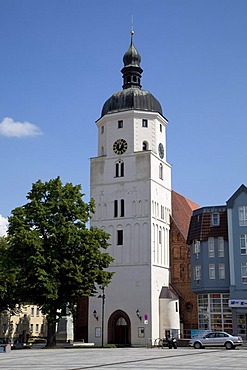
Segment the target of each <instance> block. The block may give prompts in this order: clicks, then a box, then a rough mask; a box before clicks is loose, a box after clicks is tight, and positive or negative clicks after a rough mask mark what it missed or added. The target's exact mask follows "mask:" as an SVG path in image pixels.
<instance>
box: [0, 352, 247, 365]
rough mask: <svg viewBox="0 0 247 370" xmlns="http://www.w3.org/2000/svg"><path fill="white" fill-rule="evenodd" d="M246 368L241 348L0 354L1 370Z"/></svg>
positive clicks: (245, 354) (245, 356) (245, 358)
mask: <svg viewBox="0 0 247 370" xmlns="http://www.w3.org/2000/svg"><path fill="white" fill-rule="evenodd" d="M246 367H247V351H246V350H245V349H244V348H238V349H235V350H226V349H224V348H220V349H217V348H215V349H200V350H195V349H194V348H178V349H177V350H174V349H173V350H169V349H167V348H165V349H157V348H156V349H147V348H82V349H78V348H71V349H28V350H16V351H11V352H10V353H8V354H5V353H0V369H4V370H84V369H103V370H104V369H111V370H121V369H150V370H156V369H170V370H182V369H183V370H200V369H201V370H206V369H210V370H216V369H217V370H218V369H223V370H233V369H234V370H236V369H246Z"/></svg>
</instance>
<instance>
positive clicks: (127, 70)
mask: <svg viewBox="0 0 247 370" xmlns="http://www.w3.org/2000/svg"><path fill="white" fill-rule="evenodd" d="M133 37H134V30H133V24H132V26H131V31H130V46H129V48H128V50H127V51H126V53H125V54H124V56H123V63H124V67H123V69H122V70H121V72H122V74H123V89H128V88H130V87H137V88H139V89H141V84H140V82H141V74H142V69H141V67H140V63H141V56H140V54H139V53H138V51H137V50H136V48H135V45H134V42H133Z"/></svg>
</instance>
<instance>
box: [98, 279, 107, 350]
mask: <svg viewBox="0 0 247 370" xmlns="http://www.w3.org/2000/svg"><path fill="white" fill-rule="evenodd" d="M101 289H102V294H100V295H99V296H98V298H102V315H101V316H102V322H101V347H103V346H104V324H105V287H104V286H102V288H101Z"/></svg>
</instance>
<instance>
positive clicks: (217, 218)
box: [211, 212, 220, 226]
mask: <svg viewBox="0 0 247 370" xmlns="http://www.w3.org/2000/svg"><path fill="white" fill-rule="evenodd" d="M211 225H212V226H220V214H219V212H214V213H212V217H211Z"/></svg>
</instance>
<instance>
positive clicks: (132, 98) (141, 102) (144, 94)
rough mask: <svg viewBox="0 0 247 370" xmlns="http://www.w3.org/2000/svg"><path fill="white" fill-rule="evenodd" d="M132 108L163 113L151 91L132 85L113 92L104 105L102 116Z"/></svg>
mask: <svg viewBox="0 0 247 370" xmlns="http://www.w3.org/2000/svg"><path fill="white" fill-rule="evenodd" d="M130 109H134V110H144V111H145V110H146V111H149V112H158V113H160V114H161V115H162V108H161V105H160V103H159V101H158V100H157V99H156V98H155V97H154V96H153V95H152V94H151V93H150V92H149V91H146V90H140V89H137V88H133V87H132V88H130V89H125V90H121V91H118V92H116V93H115V94H113V95H112V96H111V97H110V98H109V99H108V100H107V101H106V102H105V104H104V105H103V108H102V112H101V117H103V116H104V115H106V114H107V113H116V112H120V111H124V110H130Z"/></svg>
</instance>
